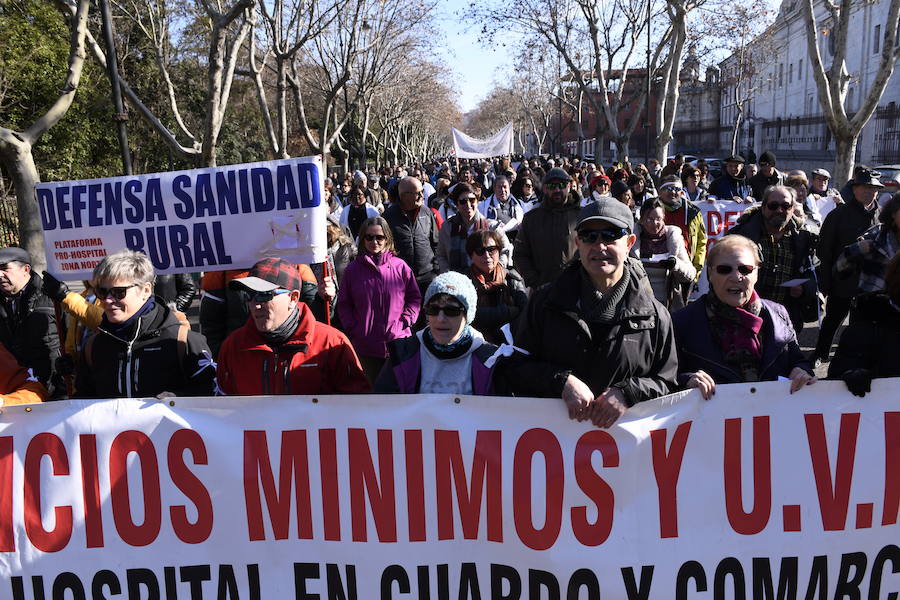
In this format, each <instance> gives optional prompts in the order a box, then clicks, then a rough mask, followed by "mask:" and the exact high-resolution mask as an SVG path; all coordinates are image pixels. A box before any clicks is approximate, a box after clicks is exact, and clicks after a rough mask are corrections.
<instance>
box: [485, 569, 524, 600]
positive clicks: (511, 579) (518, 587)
mask: <svg viewBox="0 0 900 600" xmlns="http://www.w3.org/2000/svg"><path fill="white" fill-rule="evenodd" d="M504 583H505V584H506V585H508V586H509V592H508V593H506V594H504V593H503V588H504ZM521 597H522V577H520V576H519V572H518V571H517V570H516V569H515V568H514V567H510V566H509V565H491V600H519V598H521Z"/></svg>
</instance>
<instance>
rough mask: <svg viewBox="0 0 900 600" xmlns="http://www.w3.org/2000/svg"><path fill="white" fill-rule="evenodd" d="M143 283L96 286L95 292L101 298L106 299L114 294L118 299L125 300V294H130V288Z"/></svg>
mask: <svg viewBox="0 0 900 600" xmlns="http://www.w3.org/2000/svg"><path fill="white" fill-rule="evenodd" d="M140 285H141V284H139V283H132V284H131V285H120V286H116V287H108V288H107V287H95V288H94V293H96V294H97V297H98V298H100V299H101V300H106V299H107V298H108V297H110V296H112V297H113V298H115V299H116V300H124V299H125V296H126V295H128V290H130V289H131V288H133V287H139V286H140Z"/></svg>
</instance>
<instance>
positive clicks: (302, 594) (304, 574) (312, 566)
mask: <svg viewBox="0 0 900 600" xmlns="http://www.w3.org/2000/svg"><path fill="white" fill-rule="evenodd" d="M318 578H319V564H318V563H294V598H295V600H319V595H318V594H310V593H309V592H307V591H306V580H307V579H318Z"/></svg>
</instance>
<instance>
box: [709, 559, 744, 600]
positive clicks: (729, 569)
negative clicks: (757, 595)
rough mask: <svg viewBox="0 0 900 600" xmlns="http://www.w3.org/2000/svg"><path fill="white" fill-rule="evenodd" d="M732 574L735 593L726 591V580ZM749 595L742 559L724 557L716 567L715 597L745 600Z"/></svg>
mask: <svg viewBox="0 0 900 600" xmlns="http://www.w3.org/2000/svg"><path fill="white" fill-rule="evenodd" d="M728 576H731V580H732V585H733V587H734V595H732V594H727V593H726V592H725V585H726V583H725V580H726V578H728ZM746 597H747V582H746V580H745V579H744V567H742V566H741V561H739V560H738V559H736V558H734V557H733V556H729V557H728V558H723V559H722V561H721V562H719V566H718V567H716V574H715V578H714V580H713V598H734V600H744V599H745V598H746Z"/></svg>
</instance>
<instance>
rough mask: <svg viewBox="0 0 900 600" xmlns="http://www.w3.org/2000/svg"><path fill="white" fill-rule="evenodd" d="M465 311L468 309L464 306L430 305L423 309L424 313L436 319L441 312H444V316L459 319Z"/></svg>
mask: <svg viewBox="0 0 900 600" xmlns="http://www.w3.org/2000/svg"><path fill="white" fill-rule="evenodd" d="M465 310H466V309H464V308H463V307H462V306H435V305H434V304H429V305H426V306H425V308H423V309H422V312H424V313H425V314H426V315H427V316H429V317H436V316H437V315H438V313H439V312H441V311H443V313H444V315H445V316H447V317H458V316H460V315H461V314H463V312H465Z"/></svg>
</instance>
